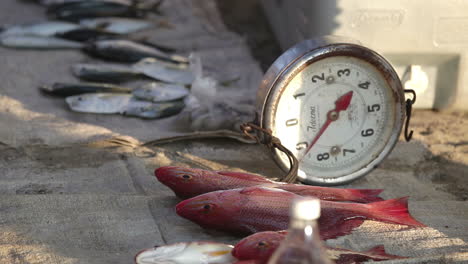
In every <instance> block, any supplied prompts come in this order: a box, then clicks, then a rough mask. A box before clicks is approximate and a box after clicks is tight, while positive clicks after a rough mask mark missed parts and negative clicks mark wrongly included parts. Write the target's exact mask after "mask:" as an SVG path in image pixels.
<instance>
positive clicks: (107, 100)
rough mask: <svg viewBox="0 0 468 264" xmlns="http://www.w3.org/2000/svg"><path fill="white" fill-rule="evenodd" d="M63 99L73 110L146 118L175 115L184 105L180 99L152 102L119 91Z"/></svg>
mask: <svg viewBox="0 0 468 264" xmlns="http://www.w3.org/2000/svg"><path fill="white" fill-rule="evenodd" d="M65 100H66V102H67V103H68V106H69V107H70V109H71V110H73V111H75V112H83V113H96V114H122V115H126V116H136V117H141V118H146V119H153V118H162V117H167V116H171V115H175V114H177V113H179V112H180V111H182V109H183V108H184V107H185V104H184V102H182V101H174V102H167V103H152V102H148V101H140V100H137V99H135V98H133V97H132V95H130V94H120V93H88V94H81V95H75V96H69V97H67V98H66V99H65Z"/></svg>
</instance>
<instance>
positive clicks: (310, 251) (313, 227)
mask: <svg viewBox="0 0 468 264" xmlns="http://www.w3.org/2000/svg"><path fill="white" fill-rule="evenodd" d="M319 217H320V201H319V200H318V199H315V198H311V197H303V198H300V199H296V200H294V201H293V203H292V205H291V211H290V222H289V229H288V234H287V235H286V238H285V239H284V240H283V242H281V244H280V246H279V247H278V249H277V250H276V251H275V253H273V255H272V256H271V257H270V259H269V261H268V264H286V263H287V264H332V263H333V261H331V260H330V259H329V258H328V256H327V253H326V250H325V248H324V246H323V244H322V241H320V236H319V229H318V225H317V220H318V218H319Z"/></svg>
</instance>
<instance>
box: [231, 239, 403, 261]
mask: <svg viewBox="0 0 468 264" xmlns="http://www.w3.org/2000/svg"><path fill="white" fill-rule="evenodd" d="M286 235H287V232H286V231H278V232H275V231H266V232H259V233H255V234H253V235H251V236H248V237H246V238H244V239H242V240H241V241H239V243H237V244H236V245H235V246H234V249H233V250H232V255H233V256H234V257H235V258H236V259H238V260H239V261H246V263H248V262H247V261H251V263H256V264H266V263H267V262H268V259H269V258H270V257H271V255H272V254H273V253H274V252H275V250H276V249H277V248H278V246H279V245H280V243H281V242H282V241H283V239H284V238H285V237H286ZM327 255H328V257H329V258H330V259H331V260H333V261H334V262H335V263H336V264H351V263H362V262H364V261H369V260H374V261H382V260H390V259H401V258H405V257H400V256H394V255H389V254H387V253H386V252H385V248H384V247H383V246H376V247H374V248H371V249H369V250H367V251H365V252H356V251H351V250H347V249H340V248H331V247H327Z"/></svg>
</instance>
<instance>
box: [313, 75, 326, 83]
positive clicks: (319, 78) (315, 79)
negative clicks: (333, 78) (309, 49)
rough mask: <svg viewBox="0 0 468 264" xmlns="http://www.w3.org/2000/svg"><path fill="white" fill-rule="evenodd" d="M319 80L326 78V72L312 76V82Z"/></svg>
mask: <svg viewBox="0 0 468 264" xmlns="http://www.w3.org/2000/svg"><path fill="white" fill-rule="evenodd" d="M317 80H321V81H323V80H325V73H322V74H321V75H314V76H312V82H313V83H316V82H317Z"/></svg>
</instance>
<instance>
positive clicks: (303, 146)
mask: <svg viewBox="0 0 468 264" xmlns="http://www.w3.org/2000/svg"><path fill="white" fill-rule="evenodd" d="M308 146H309V144H307V142H299V143H297V144H296V149H297V150H301V149H305V148H307V147H308Z"/></svg>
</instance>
